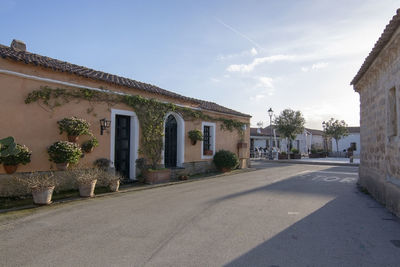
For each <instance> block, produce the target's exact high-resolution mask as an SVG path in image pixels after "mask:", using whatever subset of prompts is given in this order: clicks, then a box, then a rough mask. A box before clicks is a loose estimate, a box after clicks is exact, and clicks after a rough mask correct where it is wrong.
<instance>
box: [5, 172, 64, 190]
mask: <svg viewBox="0 0 400 267" xmlns="http://www.w3.org/2000/svg"><path fill="white" fill-rule="evenodd" d="M13 178H14V179H15V180H16V181H17V182H18V183H19V184H21V185H22V186H24V187H26V189H27V190H28V191H31V190H32V191H35V190H43V189H46V188H49V187H52V186H57V185H58V181H57V180H56V179H55V177H54V174H53V173H52V172H50V173H43V174H42V173H39V172H31V173H30V174H29V177H20V176H14V177H13Z"/></svg>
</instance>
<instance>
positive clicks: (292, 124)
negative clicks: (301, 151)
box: [274, 109, 306, 158]
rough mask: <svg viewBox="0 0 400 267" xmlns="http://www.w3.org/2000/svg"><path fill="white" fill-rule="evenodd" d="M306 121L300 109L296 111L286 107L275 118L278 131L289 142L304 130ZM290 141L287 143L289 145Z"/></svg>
mask: <svg viewBox="0 0 400 267" xmlns="http://www.w3.org/2000/svg"><path fill="white" fill-rule="evenodd" d="M305 122H306V121H305V119H304V117H303V115H302V114H301V112H300V111H294V110H291V109H285V110H284V111H282V112H281V114H280V115H279V117H277V118H276V119H275V120H274V124H275V125H276V129H277V130H278V132H279V133H280V134H281V135H283V137H285V138H286V139H289V142H290V141H291V140H293V139H295V138H296V135H297V134H300V133H302V132H303V131H304V123H305ZM289 142H288V144H287V145H288V146H289ZM288 151H289V147H288ZM288 158H289V153H288Z"/></svg>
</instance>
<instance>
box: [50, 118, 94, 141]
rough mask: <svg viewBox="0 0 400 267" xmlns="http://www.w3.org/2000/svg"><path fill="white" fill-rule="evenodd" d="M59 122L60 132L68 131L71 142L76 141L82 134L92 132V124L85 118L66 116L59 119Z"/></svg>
mask: <svg viewBox="0 0 400 267" xmlns="http://www.w3.org/2000/svg"><path fill="white" fill-rule="evenodd" d="M57 124H58V129H59V130H60V134H62V133H63V132H66V133H67V135H68V141H70V142H76V141H77V140H78V137H79V136H80V135H85V134H90V131H89V127H90V124H89V123H88V122H87V121H85V120H84V119H78V118H77V117H71V118H64V119H62V120H60V121H58V122H57Z"/></svg>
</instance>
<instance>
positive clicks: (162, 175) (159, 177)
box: [144, 169, 171, 184]
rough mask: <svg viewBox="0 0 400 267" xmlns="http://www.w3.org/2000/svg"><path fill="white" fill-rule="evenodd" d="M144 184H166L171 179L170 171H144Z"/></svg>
mask: <svg viewBox="0 0 400 267" xmlns="http://www.w3.org/2000/svg"><path fill="white" fill-rule="evenodd" d="M144 177H145V179H144V182H145V183H146V184H157V183H164V182H168V181H169V180H170V179H171V169H162V170H152V171H149V170H147V171H145V173H144Z"/></svg>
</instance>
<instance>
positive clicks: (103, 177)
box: [99, 171, 124, 185]
mask: <svg viewBox="0 0 400 267" xmlns="http://www.w3.org/2000/svg"><path fill="white" fill-rule="evenodd" d="M99 180H100V181H99V182H100V184H103V185H109V184H111V183H113V182H115V181H119V182H120V183H122V182H123V181H124V177H123V176H122V175H120V174H119V173H111V172H104V171H103V172H102V173H101V174H100V176H99Z"/></svg>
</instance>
